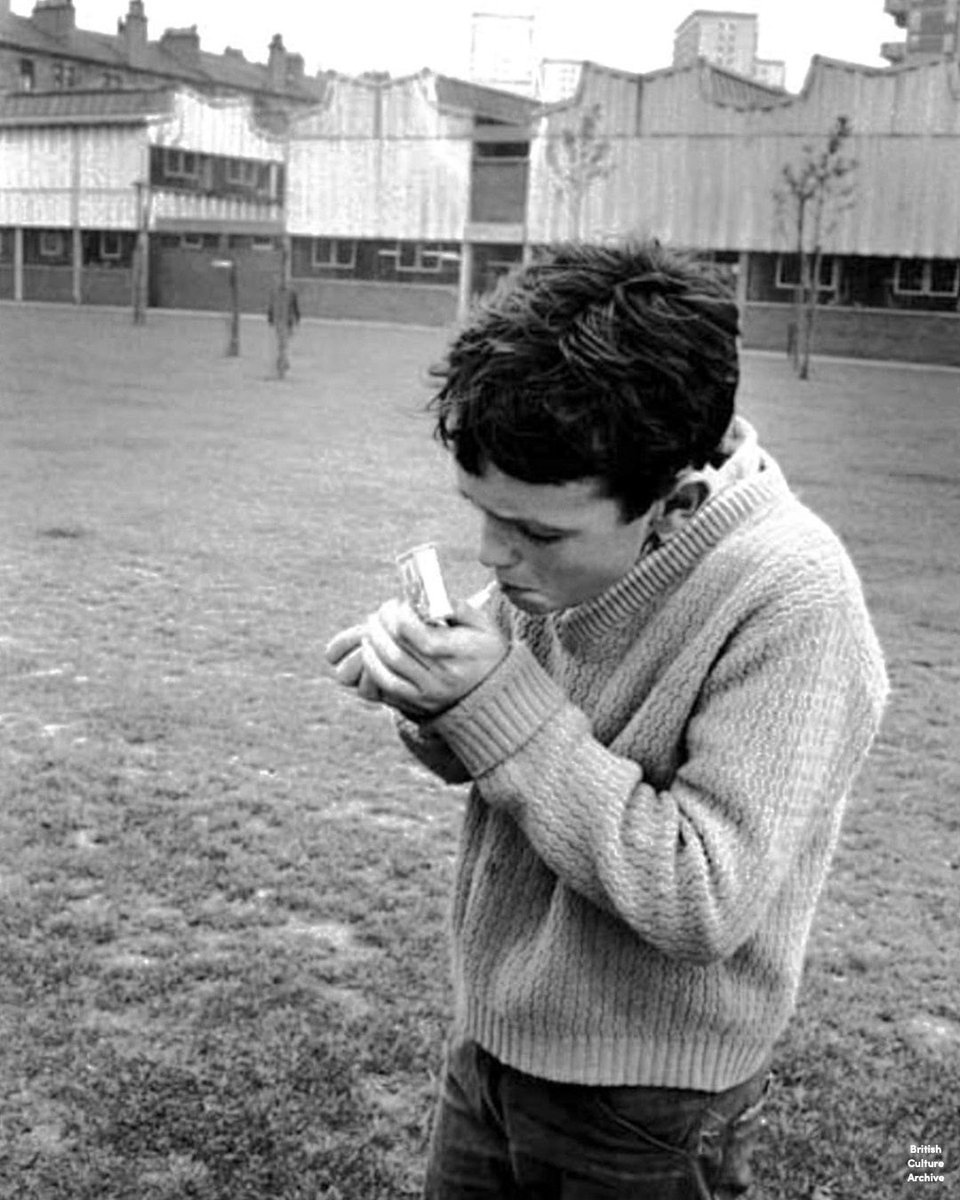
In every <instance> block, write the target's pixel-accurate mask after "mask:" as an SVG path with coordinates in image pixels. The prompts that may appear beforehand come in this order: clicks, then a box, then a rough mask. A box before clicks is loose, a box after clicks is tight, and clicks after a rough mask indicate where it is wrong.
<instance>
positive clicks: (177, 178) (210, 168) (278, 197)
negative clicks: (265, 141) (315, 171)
mask: <svg viewBox="0 0 960 1200" xmlns="http://www.w3.org/2000/svg"><path fill="white" fill-rule="evenodd" d="M150 183H151V185H152V186H153V187H156V188H161V189H164V190H167V191H186V192H200V193H203V194H205V195H212V196H233V197H238V198H242V199H245V200H259V201H266V202H268V203H272V204H273V203H280V202H281V201H282V200H283V189H284V169H283V164H282V163H278V162H268V161H265V160H262V159H253V158H230V157H227V156H226V155H222V154H198V153H197V152H196V151H195V150H180V149H177V148H175V147H172V146H152V147H151V148H150Z"/></svg>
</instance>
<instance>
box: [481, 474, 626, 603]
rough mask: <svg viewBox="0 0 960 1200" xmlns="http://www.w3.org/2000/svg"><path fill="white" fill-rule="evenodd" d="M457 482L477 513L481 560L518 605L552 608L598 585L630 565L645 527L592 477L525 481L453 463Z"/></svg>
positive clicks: (594, 592) (585, 596)
mask: <svg viewBox="0 0 960 1200" xmlns="http://www.w3.org/2000/svg"><path fill="white" fill-rule="evenodd" d="M457 483H458V485H459V488H460V494H461V495H462V496H463V497H464V498H465V499H467V500H468V501H469V502H470V503H471V504H472V505H473V506H474V508H476V509H477V511H478V512H479V514H480V520H481V535H480V552H479V555H478V557H479V559H480V562H481V563H483V565H484V566H485V567H488V568H489V569H490V570H491V571H494V572H495V573H496V577H497V581H498V583H499V584H500V588H501V590H502V591H503V593H504V595H505V596H506V597H507V599H508V600H510V601H511V603H513V604H515V605H516V606H517V608H521V609H523V610H524V611H525V612H530V613H546V612H553V611H554V610H556V609H561V608H569V607H570V606H571V605H574V604H581V603H583V601H585V600H590V599H592V598H593V597H594V596H599V595H600V593H601V592H605V591H606V590H607V588H608V587H610V586H611V584H614V583H616V582H617V580H618V579H620V578H622V577H623V576H624V575H625V574H626V573H627V572H628V571H629V570H630V569H631V568H632V567H633V565H634V563H635V562H636V561H637V558H638V557H639V555H640V548H641V546H642V545H643V542H644V539H645V537H646V533H647V529H648V528H649V516H648V515H646V514H645V515H644V516H641V517H638V518H637V519H635V520H633V521H624V519H623V515H622V513H621V510H620V505H619V503H618V502H617V501H616V500H611V499H610V497H609V496H605V495H604V494H603V491H602V489H601V486H600V481H599V480H595V479H580V480H575V481H573V482H571V483H563V484H551V483H525V482H524V481H523V480H520V479H515V478H514V477H513V476H511V475H504V474H503V472H502V471H499V470H497V468H496V467H495V466H493V465H492V464H491V465H489V466H488V467H487V469H486V470H485V471H484V473H483V474H482V475H471V474H469V473H468V472H467V471H464V470H463V468H462V467H459V466H458V467H457Z"/></svg>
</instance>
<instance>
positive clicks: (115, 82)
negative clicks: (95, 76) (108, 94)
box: [100, 71, 123, 91]
mask: <svg viewBox="0 0 960 1200" xmlns="http://www.w3.org/2000/svg"><path fill="white" fill-rule="evenodd" d="M100 82H101V85H102V86H103V87H104V88H105V89H106V90H107V91H110V90H111V89H116V88H121V87H123V76H122V75H121V74H120V73H119V72H118V71H104V73H103V78H102V79H101V81H100Z"/></svg>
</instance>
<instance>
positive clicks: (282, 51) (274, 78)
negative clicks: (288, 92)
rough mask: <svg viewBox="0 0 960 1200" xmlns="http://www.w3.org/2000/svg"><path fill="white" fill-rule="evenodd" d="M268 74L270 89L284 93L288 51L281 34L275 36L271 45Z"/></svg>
mask: <svg viewBox="0 0 960 1200" xmlns="http://www.w3.org/2000/svg"><path fill="white" fill-rule="evenodd" d="M267 74H268V75H269V77H270V87H271V88H272V90H273V91H275V92H282V91H283V90H284V89H285V87H286V83H287V51H286V48H285V46H284V44H283V38H282V37H281V36H280V34H279V33H275V34H274V35H273V40H272V41H271V43H270V57H269V58H268V59H267Z"/></svg>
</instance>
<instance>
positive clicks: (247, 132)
mask: <svg viewBox="0 0 960 1200" xmlns="http://www.w3.org/2000/svg"><path fill="white" fill-rule="evenodd" d="M149 141H150V143H151V144H152V145H155V146H173V147H176V148H178V149H183V150H194V151H197V152H198V153H200V154H220V155H225V156H227V157H231V158H256V159H261V160H265V161H268V162H282V161H283V156H284V153H283V148H284V143H283V139H282V138H279V137H275V136H273V135H271V134H269V133H267V132H266V131H265V130H261V129H258V128H257V126H256V124H255V121H254V117H253V107H252V104H251V102H250V101H249V100H207V99H204V98H202V97H200V96H198V95H196V94H195V93H193V92H188V91H180V92H177V93H176V94H175V96H174V106H173V113H172V115H170V116H167V117H162V118H158V119H157V120H154V121H151V123H150V126H149Z"/></svg>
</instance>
